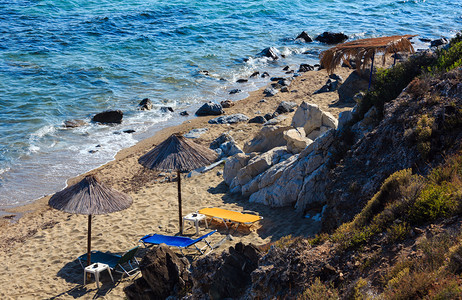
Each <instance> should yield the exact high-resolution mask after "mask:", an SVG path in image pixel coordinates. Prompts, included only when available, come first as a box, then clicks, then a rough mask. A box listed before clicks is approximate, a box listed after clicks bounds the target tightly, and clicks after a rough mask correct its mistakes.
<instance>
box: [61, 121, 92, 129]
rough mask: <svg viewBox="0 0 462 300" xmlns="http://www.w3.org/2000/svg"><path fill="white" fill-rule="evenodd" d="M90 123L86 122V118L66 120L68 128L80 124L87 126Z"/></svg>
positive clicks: (65, 124)
mask: <svg viewBox="0 0 462 300" xmlns="http://www.w3.org/2000/svg"><path fill="white" fill-rule="evenodd" d="M87 124H88V123H87V122H85V121H84V120H67V121H64V127H66V128H75V127H80V126H85V125H87Z"/></svg>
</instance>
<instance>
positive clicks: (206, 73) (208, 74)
mask: <svg viewBox="0 0 462 300" xmlns="http://www.w3.org/2000/svg"><path fill="white" fill-rule="evenodd" d="M199 74H202V75H205V76H210V72H209V71H207V70H201V71H199Z"/></svg>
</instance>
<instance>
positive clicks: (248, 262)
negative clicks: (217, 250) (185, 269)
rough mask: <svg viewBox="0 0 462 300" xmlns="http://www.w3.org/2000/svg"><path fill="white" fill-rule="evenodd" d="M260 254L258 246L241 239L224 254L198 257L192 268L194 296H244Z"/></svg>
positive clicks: (228, 297) (229, 297) (200, 297)
mask: <svg viewBox="0 0 462 300" xmlns="http://www.w3.org/2000/svg"><path fill="white" fill-rule="evenodd" d="M260 257H261V253H260V251H259V250H258V248H257V247H255V246H253V245H251V244H248V245H244V244H242V243H241V242H239V243H237V244H236V245H235V246H234V247H230V248H229V250H228V251H226V252H224V253H223V254H222V255H220V256H215V257H212V256H208V257H204V258H202V259H200V260H198V261H197V262H195V263H194V267H193V269H192V278H193V280H194V295H193V299H240V298H242V297H243V296H244V293H245V291H246V289H247V288H248V287H249V286H250V284H251V282H252V280H251V276H250V274H251V273H252V272H253V271H254V270H255V269H256V268H257V266H258V260H259V259H260ZM244 298H245V297H244Z"/></svg>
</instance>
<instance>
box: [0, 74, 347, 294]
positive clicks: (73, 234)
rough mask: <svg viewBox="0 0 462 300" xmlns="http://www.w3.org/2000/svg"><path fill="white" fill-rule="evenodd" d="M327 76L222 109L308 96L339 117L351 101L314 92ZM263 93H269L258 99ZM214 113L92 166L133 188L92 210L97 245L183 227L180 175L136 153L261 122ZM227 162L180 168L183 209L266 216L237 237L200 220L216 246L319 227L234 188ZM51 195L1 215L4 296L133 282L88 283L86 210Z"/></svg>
mask: <svg viewBox="0 0 462 300" xmlns="http://www.w3.org/2000/svg"><path fill="white" fill-rule="evenodd" d="M350 72H351V70H349V69H345V68H340V69H338V70H337V71H336V72H335V73H336V74H339V75H341V76H342V77H343V78H344V79H346V78H347V77H348V74H349V73H350ZM327 78H328V76H327V73H326V71H325V70H321V71H310V72H306V73H303V74H302V76H300V77H296V78H295V80H294V81H293V83H292V85H291V86H290V88H289V90H290V92H288V93H282V92H280V93H278V94H276V95H275V96H273V97H264V95H263V89H261V90H258V91H254V92H251V93H250V95H249V97H248V98H246V99H243V100H240V101H237V102H235V105H234V106H233V107H231V108H227V109H225V112H226V114H228V115H230V114H234V113H243V114H246V115H247V116H248V117H250V118H252V117H254V116H257V115H264V114H266V113H269V112H271V113H272V112H274V111H275V109H276V107H277V106H278V105H279V103H280V102H281V101H293V102H296V103H297V104H300V103H301V102H302V101H306V102H309V103H314V104H317V105H319V107H320V108H321V109H322V110H324V111H328V112H330V113H332V114H333V115H334V116H336V117H338V114H339V113H340V112H341V111H344V110H348V109H351V107H348V106H347V107H345V106H339V105H337V100H338V94H337V92H328V93H321V94H316V95H313V92H315V91H316V90H318V89H319V88H321V87H322V86H323V85H324V84H325V83H326V80H327ZM263 98H264V99H265V100H266V101H265V102H260V100H261V99H263ZM175 113H176V114H177V113H178V112H175ZM190 113H191V112H190ZM192 113H193V112H192ZM292 114H293V113H288V114H286V115H287V117H288V118H287V119H286V120H285V121H284V122H287V123H288V124H289V123H290V120H291V116H292ZM211 118H213V117H197V118H195V119H192V120H191V121H187V122H185V123H183V124H181V125H179V126H174V127H169V128H166V129H163V130H162V131H160V132H158V133H157V134H156V135H154V136H153V137H151V138H148V139H146V140H143V141H141V142H139V143H138V144H137V145H135V146H133V147H131V148H128V149H124V150H122V151H120V152H119V153H118V155H117V156H116V158H115V160H114V161H111V162H109V163H107V164H105V165H104V166H102V167H100V168H98V169H95V170H93V171H91V172H89V173H92V174H96V175H97V177H98V178H99V179H100V180H101V181H102V182H103V183H104V184H106V185H108V186H111V187H113V188H115V189H117V190H119V191H122V192H125V193H128V194H129V195H130V196H131V197H132V198H133V200H134V201H133V205H132V206H131V207H130V208H129V209H127V210H124V211H121V212H117V213H113V214H110V215H101V216H95V217H94V218H93V226H92V231H93V236H92V248H93V249H94V250H100V251H109V252H112V253H118V254H121V253H123V252H124V251H126V250H128V249H130V248H132V247H134V246H136V245H138V240H139V239H140V238H141V237H142V236H144V235H145V234H148V233H160V234H169V235H174V234H176V233H178V207H177V203H178V202H177V183H176V182H175V181H171V180H165V179H164V180H161V179H163V178H165V177H164V176H162V177H157V173H156V172H153V171H148V170H146V169H144V168H143V167H142V166H141V165H140V164H139V163H138V161H137V160H138V158H139V157H140V156H141V155H143V154H145V153H146V152H147V151H149V150H150V149H152V148H153V146H155V145H157V144H159V143H160V142H162V141H163V140H165V139H166V138H167V137H168V136H170V135H171V134H173V133H186V132H188V131H190V130H191V129H197V128H208V131H207V132H206V133H204V134H203V135H201V137H200V138H198V139H196V140H195V142H197V143H199V144H202V145H206V146H208V145H209V144H210V142H212V141H213V140H214V139H215V138H217V137H218V136H219V135H220V134H221V133H223V132H228V133H229V134H230V135H231V136H233V137H234V139H235V140H236V142H237V143H238V145H239V146H241V147H242V146H243V145H244V143H245V142H247V141H249V140H250V139H251V138H252V137H253V136H254V135H255V133H256V132H258V131H259V130H260V128H261V126H262V125H261V124H248V123H237V124H233V125H210V124H208V123H207V121H208V120H209V119H211ZM222 170H223V165H220V166H218V167H216V168H215V169H213V170H211V171H209V172H207V173H205V174H200V175H197V176H193V177H190V178H186V174H183V176H184V177H183V178H182V195H183V214H184V215H185V214H188V213H191V212H195V211H197V210H199V209H201V208H204V207H221V208H226V209H232V210H236V211H243V210H251V211H254V212H256V213H257V214H259V215H260V216H262V217H263V220H262V221H260V222H259V223H258V224H255V225H253V226H252V227H250V228H249V229H246V228H240V229H239V230H238V231H237V232H235V233H233V234H232V240H228V239H226V237H227V234H228V232H227V230H226V228H225V227H224V226H223V225H222V224H220V223H218V222H214V223H212V224H211V226H210V228H209V229H206V228H205V227H204V226H201V227H200V234H205V233H207V232H209V231H210V230H211V229H217V230H218V232H217V233H216V234H214V235H212V236H211V238H210V240H211V241H212V244H217V243H220V242H223V243H222V244H221V245H220V246H219V247H218V248H217V249H215V250H214V252H216V253H219V252H220V251H224V250H226V249H228V248H229V247H230V246H232V245H234V244H235V243H237V242H244V243H253V244H256V245H263V244H265V243H269V242H272V241H275V240H278V239H279V238H281V237H283V236H287V235H292V236H305V237H306V236H310V235H313V234H314V233H315V232H316V231H317V230H318V228H316V226H314V224H312V222H311V221H310V220H309V219H305V218H303V216H301V215H297V214H296V213H295V212H294V210H293V208H291V207H285V208H278V209H274V208H270V207H267V206H264V205H259V204H253V203H249V202H248V199H246V198H245V197H242V196H238V195H231V194H229V193H228V187H227V186H226V184H225V183H224V182H223V177H222V176H221V175H220V173H219V171H222ZM87 174H88V173H87ZM84 175H85V174H84ZM166 175H167V176H168V177H171V176H173V174H166ZM82 176H83V175H82ZM82 176H80V177H77V178H72V179H69V181H68V185H72V184H74V183H76V182H78V181H79V180H81V178H82ZM162 181H164V182H162ZM50 196H51V195H50ZM48 199H49V196H48V197H44V198H42V199H39V200H38V201H36V202H34V203H33V204H31V205H27V206H23V207H17V208H14V209H11V210H9V211H8V212H7V214H6V215H5V216H3V217H2V219H0V226H1V228H2V231H1V239H0V253H1V259H0V263H1V265H2V267H3V270H4V271H3V272H1V273H0V298H1V299H72V298H79V297H81V298H83V299H90V298H103V299H123V298H124V297H125V294H124V292H123V288H124V287H125V286H127V285H128V284H130V283H131V281H132V280H133V277H132V278H126V277H125V278H123V279H122V280H121V278H120V275H115V283H112V282H111V280H110V278H109V276H107V274H104V273H103V275H102V278H101V280H102V288H101V289H100V290H98V289H97V287H96V283H95V282H94V281H93V280H92V281H91V282H90V283H87V284H86V285H85V286H84V285H83V270H82V268H81V267H80V265H79V262H78V261H77V257H78V256H79V255H81V254H83V253H85V252H86V241H87V216H83V215H72V214H67V213H63V212H61V211H57V210H54V209H51V208H49V207H48V205H47V201H48ZM185 229H186V230H185V235H187V236H196V235H195V228H194V227H193V226H192V224H190V223H186V224H185ZM144 251H146V250H145V249H143V248H141V251H140V252H139V253H138V255H139V256H141V255H142V254H143V252H144Z"/></svg>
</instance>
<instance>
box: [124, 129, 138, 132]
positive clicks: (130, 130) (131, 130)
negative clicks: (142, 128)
mask: <svg viewBox="0 0 462 300" xmlns="http://www.w3.org/2000/svg"><path fill="white" fill-rule="evenodd" d="M135 132H136V131H135V130H133V129H127V130H124V133H135Z"/></svg>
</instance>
